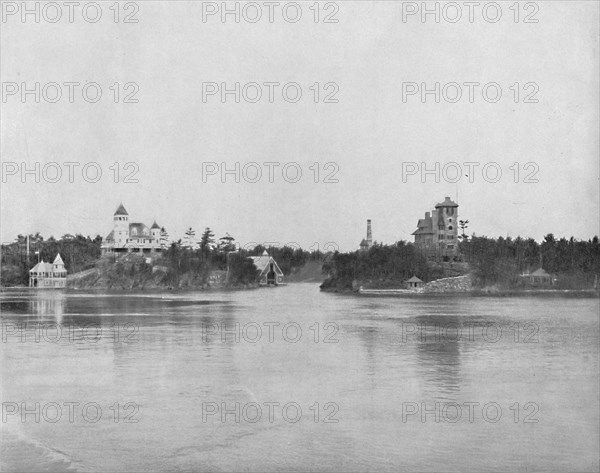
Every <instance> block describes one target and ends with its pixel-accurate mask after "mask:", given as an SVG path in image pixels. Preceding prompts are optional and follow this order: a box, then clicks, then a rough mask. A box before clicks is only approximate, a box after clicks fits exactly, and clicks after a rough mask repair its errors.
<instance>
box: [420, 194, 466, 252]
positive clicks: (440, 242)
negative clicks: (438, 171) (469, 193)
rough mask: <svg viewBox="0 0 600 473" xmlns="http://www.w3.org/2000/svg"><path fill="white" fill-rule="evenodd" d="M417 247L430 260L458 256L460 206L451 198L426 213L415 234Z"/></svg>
mask: <svg viewBox="0 0 600 473" xmlns="http://www.w3.org/2000/svg"><path fill="white" fill-rule="evenodd" d="M413 235H414V237H415V245H416V246H418V247H419V248H420V249H421V251H423V252H424V253H425V254H426V255H427V257H429V258H444V257H447V258H450V259H452V258H454V257H456V256H457V255H458V239H457V238H458V204H457V203H456V202H453V201H452V200H451V199H450V197H446V199H445V200H444V202H441V203H439V204H437V205H436V206H435V209H434V210H432V211H431V213H430V212H425V218H422V219H419V222H418V223H417V230H416V231H414V232H413Z"/></svg>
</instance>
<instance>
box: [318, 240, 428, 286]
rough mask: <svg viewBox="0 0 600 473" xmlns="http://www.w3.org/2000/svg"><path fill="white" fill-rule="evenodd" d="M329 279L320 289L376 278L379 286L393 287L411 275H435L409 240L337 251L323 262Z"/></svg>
mask: <svg viewBox="0 0 600 473" xmlns="http://www.w3.org/2000/svg"><path fill="white" fill-rule="evenodd" d="M323 272H324V273H325V274H327V276H328V278H327V280H326V281H325V282H324V283H323V286H322V287H323V288H337V289H351V288H352V283H353V281H355V280H356V281H360V282H361V283H367V284H368V283H369V282H370V281H371V282H372V281H376V285H377V286H378V287H382V286H395V287H399V286H400V285H401V283H402V282H403V281H404V280H406V279H409V278H410V277H411V276H413V275H417V276H418V277H420V278H421V279H429V278H430V277H433V276H434V269H432V268H430V267H429V265H428V264H427V260H426V259H425V257H424V256H423V255H422V254H421V253H420V252H419V251H418V250H417V248H416V247H415V246H414V245H412V244H411V243H406V242H404V241H399V242H397V243H396V244H394V245H382V244H375V245H373V246H372V247H371V248H370V249H369V250H368V251H366V252H360V251H355V252H352V253H339V252H336V253H335V254H334V255H333V256H332V257H331V258H328V259H327V260H326V262H325V263H324V265H323Z"/></svg>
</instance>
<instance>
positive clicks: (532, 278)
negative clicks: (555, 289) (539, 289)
mask: <svg viewBox="0 0 600 473" xmlns="http://www.w3.org/2000/svg"><path fill="white" fill-rule="evenodd" d="M520 278H521V280H522V281H524V282H525V283H526V284H528V285H530V286H552V285H554V283H555V282H556V278H555V277H553V276H552V275H551V274H548V273H547V272H546V271H544V269H542V268H539V269H536V270H535V271H534V272H533V273H530V272H527V273H523V274H521V276H520Z"/></svg>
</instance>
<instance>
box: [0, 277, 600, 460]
mask: <svg viewBox="0 0 600 473" xmlns="http://www.w3.org/2000/svg"><path fill="white" fill-rule="evenodd" d="M0 296H1V299H0V302H1V308H2V344H1V345H0V347H1V348H0V350H1V354H0V362H1V368H0V370H1V375H2V402H3V419H2V450H1V457H2V460H1V462H2V464H1V469H2V471H3V472H13V471H23V472H35V471H74V472H75V471H82V472H93V471H97V472H138V471H140V472H141V471H143V472H175V471H189V472H204V471H207V472H208V471H217V472H219V471H257V472H258V471H298V472H306V471H327V472H338V471H394V472H398V471H419V472H441V471H450V472H455V471H456V472H488V471H514V472H525V471H527V472H532V471H560V472H562V471H598V468H599V464H598V448H599V447H598V446H599V443H600V438H599V427H598V426H599V418H598V412H599V398H600V396H599V392H598V391H599V387H598V355H599V353H598V346H599V322H598V314H599V302H598V300H597V299H567V298H536V297H531V298H458V297H418V298H416V297H415V298H391V297H384V298H365V297H356V296H348V295H345V296H342V295H336V294H328V293H321V292H319V289H318V287H317V286H316V285H314V284H295V285H289V286H286V287H280V288H277V289H260V290H253V291H243V292H214V293H207V292H198V293H183V294H182V293H178V294H173V293H163V294H133V295H132V294H126V295H124V294H104V293H103V294H97V293H86V292H81V291H77V292H66V293H56V292H37V293H36V292H31V291H27V290H5V291H2V292H1V293H0Z"/></svg>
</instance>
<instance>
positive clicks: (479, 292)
mask: <svg viewBox="0 0 600 473" xmlns="http://www.w3.org/2000/svg"><path fill="white" fill-rule="evenodd" d="M321 291H322V292H329V293H334V294H340V295H352V296H356V297H395V298H425V297H453V298H457V297H566V298H575V297H577V298H587V299H591V298H600V291H598V290H597V289H522V290H521V289H503V290H498V289H494V290H490V289H485V288H481V289H471V290H469V291H446V292H434V291H431V292H423V291H419V292H417V291H411V290H408V289H399V290H394V289H384V290H378V289H370V290H369V289H368V290H363V291H355V290H352V289H341V290H340V289H328V288H325V289H323V288H321ZM371 291H372V292H371Z"/></svg>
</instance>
